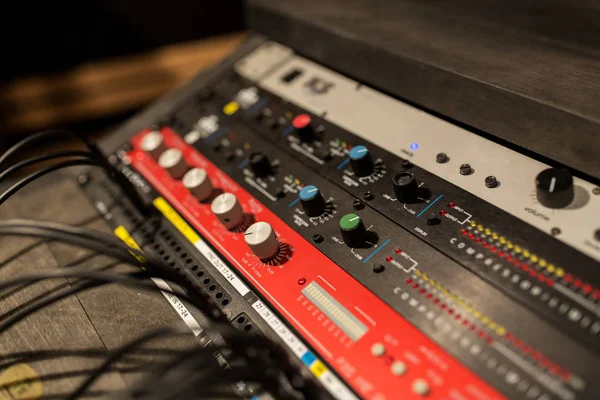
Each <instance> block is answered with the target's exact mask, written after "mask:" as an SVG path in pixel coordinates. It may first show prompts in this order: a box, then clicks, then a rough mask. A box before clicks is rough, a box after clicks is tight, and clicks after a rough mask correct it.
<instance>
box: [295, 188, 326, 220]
mask: <svg viewBox="0 0 600 400" xmlns="http://www.w3.org/2000/svg"><path fill="white" fill-rule="evenodd" d="M299 197H300V202H301V203H302V208H304V211H305V212H306V215H308V216H309V217H318V216H319V215H321V214H323V212H324V211H325V199H324V198H323V195H322V194H321V191H320V190H319V188H318V187H316V186H314V185H308V186H305V187H303V188H302V190H301V191H300V196H299Z"/></svg>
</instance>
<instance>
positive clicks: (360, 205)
mask: <svg viewBox="0 0 600 400" xmlns="http://www.w3.org/2000/svg"><path fill="white" fill-rule="evenodd" d="M352 207H353V208H354V209H355V210H362V209H363V208H365V203H363V202H362V201H361V200H360V199H356V200H354V202H353V203H352Z"/></svg>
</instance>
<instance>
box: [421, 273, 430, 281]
mask: <svg viewBox="0 0 600 400" xmlns="http://www.w3.org/2000/svg"><path fill="white" fill-rule="evenodd" d="M421 278H423V280H424V281H425V282H427V281H428V280H429V277H428V276H427V274H426V273H423V276H421Z"/></svg>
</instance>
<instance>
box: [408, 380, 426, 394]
mask: <svg viewBox="0 0 600 400" xmlns="http://www.w3.org/2000/svg"><path fill="white" fill-rule="evenodd" d="M412 391H413V393H414V394H416V395H419V396H425V395H427V394H428V393H429V383H427V381H426V380H425V379H415V380H414V381H413V383H412Z"/></svg>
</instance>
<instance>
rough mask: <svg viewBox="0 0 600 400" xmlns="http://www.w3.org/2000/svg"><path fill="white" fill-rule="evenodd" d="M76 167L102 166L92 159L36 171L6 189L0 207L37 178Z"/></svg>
mask: <svg viewBox="0 0 600 400" xmlns="http://www.w3.org/2000/svg"><path fill="white" fill-rule="evenodd" d="M76 165H96V166H103V164H102V163H101V162H100V161H97V160H92V159H89V160H88V159H84V160H70V161H63V162H60V163H56V164H54V165H50V166H48V167H45V168H42V169H40V170H39V171H36V172H34V173H32V174H30V175H27V176H26V177H25V178H23V179H21V180H20V181H18V182H17V183H15V184H14V185H12V186H11V187H10V188H8V189H7V190H6V191H4V193H2V195H0V205H1V204H2V203H4V202H5V201H6V200H8V199H9V198H10V197H11V196H12V195H14V194H15V193H16V192H18V191H19V190H20V189H21V188H23V187H24V186H26V185H28V184H29V183H31V182H33V181H35V180H36V179H38V178H41V177H42V176H44V175H47V174H49V173H51V172H54V171H58V170H59V169H63V168H68V167H74V166H76Z"/></svg>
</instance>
